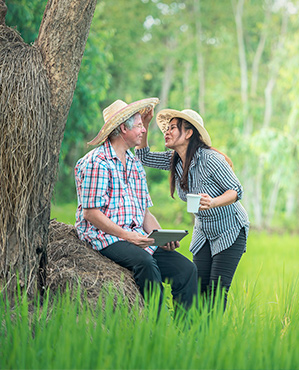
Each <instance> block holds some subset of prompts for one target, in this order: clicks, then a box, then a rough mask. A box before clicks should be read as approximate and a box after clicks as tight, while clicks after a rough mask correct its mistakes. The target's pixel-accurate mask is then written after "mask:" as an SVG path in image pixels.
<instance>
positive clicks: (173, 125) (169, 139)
mask: <svg viewBox="0 0 299 370" xmlns="http://www.w3.org/2000/svg"><path fill="white" fill-rule="evenodd" d="M177 123H178V119H177V118H173V119H172V120H171V121H170V122H169V126H168V129H167V131H166V132H165V134H164V139H165V146H166V147H167V148H169V149H173V150H175V151H178V149H179V148H184V147H187V146H188V143H189V139H190V130H187V131H186V130H185V128H184V125H182V128H181V132H180V130H179V128H178V126H177Z"/></svg>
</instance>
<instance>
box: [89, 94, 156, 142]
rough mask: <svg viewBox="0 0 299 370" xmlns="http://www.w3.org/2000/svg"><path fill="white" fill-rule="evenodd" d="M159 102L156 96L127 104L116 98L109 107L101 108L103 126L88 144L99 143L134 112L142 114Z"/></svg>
mask: <svg viewBox="0 0 299 370" xmlns="http://www.w3.org/2000/svg"><path fill="white" fill-rule="evenodd" d="M158 103H159V99H158V98H148V99H142V100H138V101H135V102H133V103H131V104H127V103H125V102H124V101H122V100H116V101H115V102H114V103H112V104H111V105H109V107H107V108H105V109H104V110H103V117H104V122H105V123H104V126H103V127H102V128H101V130H100V131H99V133H98V134H97V136H96V137H95V138H94V139H92V140H91V141H89V142H88V144H90V145H101V144H103V142H104V141H106V139H107V138H108V136H109V135H110V134H111V132H112V131H113V130H114V129H116V128H117V127H118V126H119V125H120V124H121V123H123V122H125V121H126V120H127V119H129V118H130V117H132V116H133V115H134V114H135V113H137V112H138V113H140V114H144V113H146V112H149V111H150V110H151V109H153V108H154V107H155V105H156V104H158Z"/></svg>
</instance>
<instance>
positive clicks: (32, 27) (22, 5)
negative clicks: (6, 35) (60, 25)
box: [5, 0, 47, 44]
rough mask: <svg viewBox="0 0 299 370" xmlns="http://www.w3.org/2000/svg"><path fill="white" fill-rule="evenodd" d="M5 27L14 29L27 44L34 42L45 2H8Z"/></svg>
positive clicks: (36, 0)
mask: <svg viewBox="0 0 299 370" xmlns="http://www.w3.org/2000/svg"><path fill="white" fill-rule="evenodd" d="M5 3H6V5H7V15H6V19H5V20H6V25H7V26H9V27H12V28H16V29H17V31H18V32H19V33H20V34H21V36H22V38H23V39H24V41H25V42H27V43H28V44H31V43H33V42H34V41H35V39H36V38H37V35H38V30H39V26H40V23H41V20H42V17H43V14H44V10H45V7H46V4H47V0H31V1H27V0H8V1H6V2H5Z"/></svg>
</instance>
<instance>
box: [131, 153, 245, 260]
mask: <svg viewBox="0 0 299 370" xmlns="http://www.w3.org/2000/svg"><path fill="white" fill-rule="evenodd" d="M135 152H136V155H137V157H138V158H139V159H140V160H141V162H142V164H143V165H145V166H148V167H154V168H159V169H162V170H170V164H171V158H172V153H173V151H166V152H151V151H150V148H149V147H146V148H143V149H138V150H136V151H135ZM182 174H183V166H182V161H181V159H179V161H178V163H177V166H176V177H175V180H176V190H177V193H178V196H179V197H180V199H182V200H183V201H184V202H186V201H187V198H186V194H187V192H186V191H184V190H183V189H182V188H181V186H180V178H181V177H182ZM188 186H189V191H188V193H193V194H198V193H206V194H209V195H210V196H211V197H212V198H215V197H218V196H220V195H222V194H223V193H224V192H225V191H227V190H235V191H236V192H237V194H238V200H237V201H236V202H235V203H232V204H230V205H228V206H223V207H216V208H212V209H208V210H206V211H199V212H198V213H196V214H195V224H194V230H193V234H192V240H191V244H190V251H191V252H192V253H193V254H194V255H195V254H196V253H197V252H198V251H199V250H200V249H201V248H202V246H203V245H204V243H205V242H206V240H208V241H209V242H210V247H211V254H212V256H214V255H215V254H217V253H220V252H221V251H223V250H225V249H227V248H229V247H230V246H231V245H232V244H233V243H234V242H235V240H236V239H237V237H238V235H239V233H240V230H241V229H242V228H243V227H244V228H245V232H246V238H247V237H248V232H249V220H248V215H247V212H246V211H245V209H244V208H243V206H242V205H241V203H240V202H239V200H240V199H241V198H242V195H243V189H242V186H241V184H240V182H239V180H238V178H237V177H236V175H235V174H234V172H233V170H232V169H231V167H230V166H229V164H228V163H227V161H226V160H225V158H224V156H223V155H221V154H219V153H218V152H216V151H215V150H212V149H204V148H199V149H198V150H197V152H196V153H195V155H194V157H193V159H192V161H191V164H190V168H189V173H188ZM244 251H245V250H244Z"/></svg>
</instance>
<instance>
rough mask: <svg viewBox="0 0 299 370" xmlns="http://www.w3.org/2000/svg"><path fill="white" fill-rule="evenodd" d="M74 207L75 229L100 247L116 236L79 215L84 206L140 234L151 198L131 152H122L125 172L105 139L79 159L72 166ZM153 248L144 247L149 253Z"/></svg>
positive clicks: (142, 170)
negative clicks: (124, 158) (95, 209)
mask: <svg viewBox="0 0 299 370" xmlns="http://www.w3.org/2000/svg"><path fill="white" fill-rule="evenodd" d="M75 179H76V188H77V198H78V208H77V212H76V224H75V226H76V229H77V232H78V235H79V238H80V239H81V240H86V241H88V242H89V243H91V245H92V247H93V248H94V249H97V250H101V249H103V248H105V247H107V246H108V245H110V244H113V243H115V242H117V241H119V240H123V239H120V238H118V237H116V236H113V235H110V234H107V233H105V232H103V231H102V230H99V229H97V228H96V227H95V226H94V225H92V224H91V223H90V222H88V221H87V220H85V219H84V218H83V209H84V208H98V209H99V210H100V211H101V212H103V213H104V214H105V215H106V216H107V217H108V218H110V219H111V220H112V221H113V222H114V223H116V224H117V225H119V226H120V227H122V228H123V229H125V230H127V231H137V232H139V233H141V234H143V235H146V232H145V231H144V230H143V221H144V216H145V211H146V209H147V208H148V207H151V206H152V205H153V204H152V201H151V198H150V195H149V192H148V188H147V183H146V175H145V171H144V169H143V167H142V165H141V163H140V162H139V160H138V159H137V158H136V157H134V155H133V154H132V153H131V152H130V151H129V150H128V151H127V154H126V171H125V169H124V166H123V165H122V163H121V161H120V160H119V158H118V157H117V155H116V153H115V151H114V149H113V147H112V145H111V143H110V141H109V140H107V141H106V142H105V143H104V144H103V145H101V146H100V147H98V148H96V149H94V150H92V151H90V152H89V153H87V154H86V155H85V156H84V157H83V158H81V159H79V161H78V162H77V164H76V166H75ZM156 249H157V247H154V246H150V247H148V248H146V249H145V250H146V251H147V252H149V253H150V254H153V253H154V252H155V250H156Z"/></svg>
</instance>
